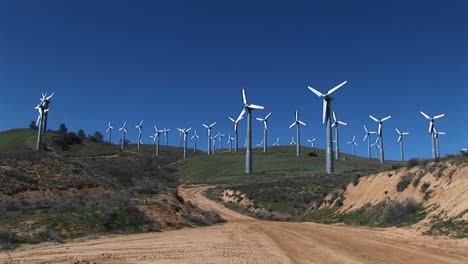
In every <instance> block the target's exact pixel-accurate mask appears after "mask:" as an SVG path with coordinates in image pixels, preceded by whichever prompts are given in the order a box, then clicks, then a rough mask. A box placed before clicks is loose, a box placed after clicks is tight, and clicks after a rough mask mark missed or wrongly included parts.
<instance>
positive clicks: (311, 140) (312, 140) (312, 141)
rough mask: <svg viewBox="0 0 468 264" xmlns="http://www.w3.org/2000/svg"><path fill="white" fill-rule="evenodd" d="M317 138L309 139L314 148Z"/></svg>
mask: <svg viewBox="0 0 468 264" xmlns="http://www.w3.org/2000/svg"><path fill="white" fill-rule="evenodd" d="M315 140H317V138H313V139H308V140H307V141H308V142H309V143H310V146H311V147H312V148H313V147H314V142H315Z"/></svg>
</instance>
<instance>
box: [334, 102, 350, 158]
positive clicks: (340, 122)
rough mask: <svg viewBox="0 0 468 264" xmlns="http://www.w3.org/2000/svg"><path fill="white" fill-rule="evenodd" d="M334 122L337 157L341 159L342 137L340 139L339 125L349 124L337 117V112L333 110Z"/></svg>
mask: <svg viewBox="0 0 468 264" xmlns="http://www.w3.org/2000/svg"><path fill="white" fill-rule="evenodd" d="M333 120H334V121H333V124H332V127H334V128H335V141H336V142H335V159H336V160H339V159H340V139H339V133H338V127H339V126H340V125H342V126H347V125H348V124H347V123H345V122H342V121H339V120H338V119H336V114H335V111H333Z"/></svg>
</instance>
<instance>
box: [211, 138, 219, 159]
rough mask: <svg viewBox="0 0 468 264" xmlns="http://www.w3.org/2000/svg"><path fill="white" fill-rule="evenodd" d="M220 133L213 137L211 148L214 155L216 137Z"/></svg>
mask: <svg viewBox="0 0 468 264" xmlns="http://www.w3.org/2000/svg"><path fill="white" fill-rule="evenodd" d="M217 137H218V135H215V136H214V137H211V141H212V142H213V147H212V148H211V154H212V155H214V154H215V151H216V138H217Z"/></svg>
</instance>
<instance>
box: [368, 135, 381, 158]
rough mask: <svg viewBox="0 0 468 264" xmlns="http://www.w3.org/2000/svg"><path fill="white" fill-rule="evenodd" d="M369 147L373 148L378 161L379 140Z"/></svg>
mask: <svg viewBox="0 0 468 264" xmlns="http://www.w3.org/2000/svg"><path fill="white" fill-rule="evenodd" d="M370 146H371V147H375V158H376V159H378V158H379V151H378V150H379V149H380V146H379V138H376V139H375V143H374V144H371V145H370Z"/></svg>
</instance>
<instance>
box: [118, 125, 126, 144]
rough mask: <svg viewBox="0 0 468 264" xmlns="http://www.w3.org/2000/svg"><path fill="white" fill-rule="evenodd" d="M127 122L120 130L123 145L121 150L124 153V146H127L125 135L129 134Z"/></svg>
mask: <svg viewBox="0 0 468 264" xmlns="http://www.w3.org/2000/svg"><path fill="white" fill-rule="evenodd" d="M126 125H127V121H125V122H124V123H123V125H122V127H121V128H119V131H122V145H121V149H122V151H123V150H124V146H125V134H127V127H126Z"/></svg>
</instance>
